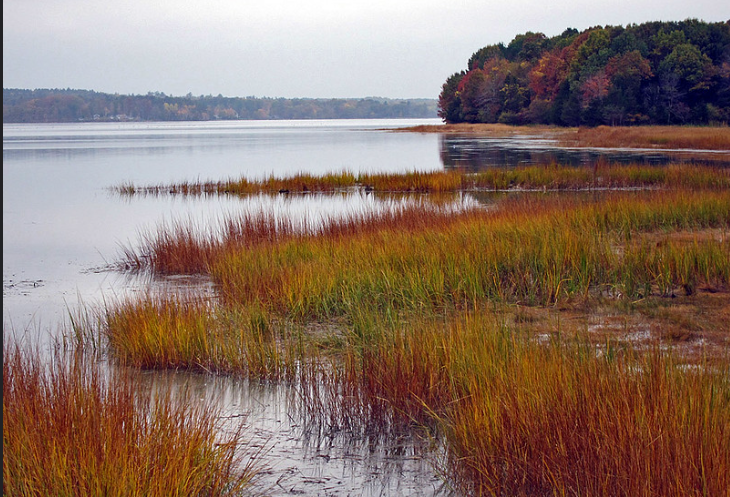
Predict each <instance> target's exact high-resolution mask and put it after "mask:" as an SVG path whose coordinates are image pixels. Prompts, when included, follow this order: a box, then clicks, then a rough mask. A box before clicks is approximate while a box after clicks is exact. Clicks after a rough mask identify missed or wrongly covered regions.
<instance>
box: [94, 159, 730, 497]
mask: <svg viewBox="0 0 730 497" xmlns="http://www.w3.org/2000/svg"><path fill="white" fill-rule="evenodd" d="M498 169H499V168H498ZM584 169H585V170H587V171H592V168H584ZM596 170H597V171H598V174H600V175H602V176H603V175H605V176H606V177H610V176H611V175H612V174H615V175H616V178H619V179H618V180H617V183H616V184H617V185H620V186H618V187H616V188H608V189H606V190H603V191H601V192H599V193H598V194H595V192H591V191H590V187H591V185H593V184H595V183H594V182H595V177H594V176H593V174H592V173H589V174H588V175H586V176H584V177H583V179H582V180H580V181H577V182H576V183H569V185H570V186H568V187H567V188H562V187H561V188H555V191H554V192H552V193H550V192H546V191H544V189H543V186H544V185H546V184H549V185H560V184H562V182H563V181H564V180H562V179H561V178H564V177H566V176H568V177H569V176H571V175H577V174H578V169H577V168H573V167H568V166H560V165H552V166H549V167H541V168H531V167H526V168H517V169H516V170H514V169H510V170H507V169H506V168H505V169H499V171H498V172H496V173H495V174H501V175H511V174H514V175H516V176H515V178H521V179H517V180H515V184H520V185H521V186H522V187H526V186H528V185H529V186H530V187H536V186H537V187H538V189H537V191H519V192H515V191H511V193H510V191H509V188H510V186H509V183H506V188H507V189H508V190H507V191H503V192H501V194H500V195H499V196H497V197H496V198H495V200H494V201H493V202H492V203H490V204H489V206H488V208H484V207H481V206H475V205H471V204H470V205H466V206H463V207H461V208H454V204H453V203H449V202H448V201H447V202H444V201H443V200H442V201H437V200H434V202H430V199H431V198H432V195H434V194H433V193H430V194H429V195H420V194H422V193H424V192H441V193H443V192H449V191H460V189H461V188H462V187H463V182H464V178H465V176H460V175H459V173H456V172H447V173H440V172H439V173H423V175H419V174H417V173H413V174H415V176H414V175H412V174H402V175H397V174H396V175H382V176H378V181H376V180H375V179H374V177H373V176H369V177H368V182H367V185H369V186H371V187H372V190H369V192H368V193H372V194H379V195H384V198H387V197H388V195H389V194H388V193H384V192H393V191H406V192H411V193H413V192H416V193H419V197H418V198H419V199H420V201H419V202H415V203H412V204H406V205H401V207H399V208H395V209H393V210H386V211H384V212H380V213H375V214H365V215H363V214H360V215H357V214H353V215H349V216H348V215H345V216H343V217H342V218H333V219H328V220H324V221H323V225H322V226H316V227H315V226H309V227H308V226H304V227H302V226H297V225H295V224H294V223H287V222H286V221H285V220H284V221H282V220H281V219H276V218H275V217H273V216H269V215H267V214H266V213H261V214H260V215H251V216H250V217H246V218H236V219H229V220H226V221H225V222H224V223H223V227H222V228H221V229H220V230H218V231H216V229H214V228H213V227H211V226H208V227H206V228H205V229H203V230H202V231H200V230H199V229H197V228H196V227H195V226H192V225H186V224H185V223H183V222H181V223H179V224H177V225H174V226H167V227H160V228H159V230H158V231H157V232H152V233H148V234H147V235H146V236H144V237H143V238H142V239H141V240H140V243H139V245H138V248H136V249H133V248H128V249H126V251H125V254H124V256H123V257H122V265H124V266H125V267H127V268H134V269H135V270H136V271H150V272H151V273H152V274H156V275H157V277H164V276H165V275H177V274H198V275H204V276H205V277H207V278H210V280H211V281H212V283H213V286H214V288H216V295H215V297H214V298H213V299H210V298H208V297H201V298H189V297H187V298H185V299H180V298H177V297H175V296H170V295H161V296H160V295H148V296H144V297H139V298H137V299H133V300H131V301H126V302H119V303H118V305H113V306H110V307H109V308H107V309H106V310H105V311H104V312H103V313H102V315H101V316H100V322H101V324H100V326H99V327H98V328H96V329H89V330H85V331H84V332H83V333H82V335H83V336H85V337H86V338H84V339H83V340H82V341H83V342H84V343H94V344H106V346H108V347H109V350H110V351H111V353H112V354H113V356H114V357H115V358H116V360H118V361H120V362H121V363H122V364H127V365H131V366H135V367H141V368H152V369H156V368H160V369H166V368H182V369H193V370H200V371H206V372H215V373H218V374H232V375H242V376H245V377H252V378H265V379H267V380H269V381H286V382H288V383H290V384H293V385H297V388H298V389H299V392H300V399H301V403H302V410H303V411H305V412H307V413H309V415H310V416H311V417H312V418H313V419H315V420H317V422H319V423H323V424H324V425H326V426H337V427H339V428H345V429H349V430H353V431H354V432H356V433H360V432H362V433H367V432H368V431H369V430H376V432H377V433H379V434H380V435H383V434H388V433H392V434H393V436H396V435H397V433H399V430H424V431H425V433H426V434H427V436H430V437H434V438H435V439H437V440H439V441H440V443H442V444H443V447H444V454H442V455H441V456H440V459H439V460H440V461H441V462H440V464H442V465H443V468H441V470H442V472H443V473H444V474H445V475H447V477H448V479H449V482H450V484H451V485H453V486H454V487H455V488H456V489H458V491H460V492H463V493H464V494H467V495H504V494H509V495H524V494H552V493H559V494H563V493H565V494H569V493H574V492H579V491H585V489H590V491H589V493H590V494H591V495H606V496H607V495H617V494H619V495H637V494H645V493H648V492H651V493H656V494H659V495H679V494H701V493H707V494H709V495H713V494H716V493H722V492H724V491H725V489H727V488H728V484H730V471H728V470H730V448H729V447H728V446H727V444H726V443H725V441H726V440H727V439H728V436H729V435H730V383H729V382H730V378H729V377H728V375H727V372H728V370H730V369H729V368H730V353H728V351H729V350H730V334H729V333H728V331H727V326H726V324H727V320H728V319H729V318H730V315H728V309H730V243H729V242H730V238H729V237H728V235H729V234H730V187H729V185H728V182H727V181H728V170H727V169H718V168H713V167H701V166H694V165H690V164H676V165H671V166H668V167H652V166H642V165H632V166H609V165H600V166H597V168H596ZM538 172H540V173H541V175H544V176H541V175H538ZM442 174H445V175H446V177H448V178H452V176H451V175H452V174H453V175H455V176H454V177H455V178H457V179H458V181H456V180H455V181H451V182H447V181H446V180H445V179H444V178H445V177H444V176H442ZM416 177H417V178H418V182H414V178H416ZM452 179H453V178H452ZM317 180H318V181H320V182H321V183H322V184H323V185H325V186H321V187H316V186H315V185H316V181H317ZM358 180H360V181H361V187H362V184H364V183H362V177H359V179H358V178H357V177H355V176H354V175H352V174H348V173H342V174H340V175H330V176H328V175H325V176H322V177H305V176H298V177H296V178H270V179H268V180H263V181H261V182H260V183H256V182H253V183H245V185H246V187H245V188H242V189H241V192H242V193H244V194H250V193H254V192H257V193H258V192H261V191H265V192H270V193H273V194H279V193H278V192H279V190H280V189H281V188H283V187H285V186H286V188H287V190H289V192H290V193H291V192H293V191H295V190H296V188H295V187H294V186H293V185H297V184H302V185H306V186H307V188H306V190H305V189H304V188H301V189H299V190H298V191H307V192H310V193H311V192H313V191H317V190H319V191H323V192H326V191H338V189H340V188H343V187H344V188H351V184H353V183H355V184H356V183H358ZM379 181H381V182H382V184H383V185H385V186H383V187H382V188H380V187H377V186H376V185H378V184H380V183H379ZM500 181H501V182H504V179H501V180H500ZM581 181H582V183H581ZM222 184H226V185H227V186H226V187H225V188H219V187H220V185H222ZM416 184H419V185H421V186H420V187H415V186H414V185H416ZM494 184H496V182H495V183H493V184H490V186H489V188H492V187H493V186H494ZM211 185H213V186H211V187H210V188H209V189H206V188H207V187H205V185H203V184H197V185H195V184H191V185H187V186H186V187H185V188H180V187H173V186H171V185H167V186H160V187H151V188H139V189H138V188H131V187H125V188H122V190H126V192H127V193H134V192H137V191H141V192H145V191H146V192H156V193H155V194H185V193H187V194H200V193H201V192H204V191H206V192H207V194H214V195H215V194H226V195H227V194H231V192H232V191H233V189H232V188H231V184H230V183H221V184H220V185H219V184H211ZM393 185H406V186H405V187H399V186H393ZM444 185H449V186H444ZM647 185H653V187H652V188H647ZM513 186H514V185H513ZM632 186H633V187H638V188H634V189H630V190H629V191H627V190H626V189H627V188H630V187H632ZM575 189H585V190H584V191H578V192H576V191H575ZM526 448H529V450H526ZM434 458H436V456H434Z"/></svg>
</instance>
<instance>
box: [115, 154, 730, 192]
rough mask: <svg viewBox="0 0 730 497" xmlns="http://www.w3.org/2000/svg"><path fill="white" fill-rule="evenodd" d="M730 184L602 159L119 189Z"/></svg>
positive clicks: (699, 173) (721, 177)
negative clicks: (591, 163) (470, 169)
mask: <svg viewBox="0 0 730 497" xmlns="http://www.w3.org/2000/svg"><path fill="white" fill-rule="evenodd" d="M650 187H651V188H676V187H694V188H730V170H728V169H727V168H724V169H723V168H718V167H710V166H697V165H692V164H684V163H677V164H671V165H668V166H647V165H639V164H629V165H618V164H610V163H605V162H604V163H598V164H597V165H596V166H595V167H582V166H565V165H558V164H551V165H547V166H543V165H533V166H522V167H516V168H491V169H488V170H485V171H481V172H478V173H470V172H466V171H461V170H449V171H411V172H408V173H405V174H394V173H378V174H368V173H363V174H360V175H354V174H353V173H351V172H347V171H343V172H341V173H331V174H328V175H325V176H321V177H318V176H309V175H303V174H300V175H295V176H291V177H284V178H276V177H270V178H267V179H265V180H258V181H257V180H248V179H245V178H241V179H239V180H228V181H225V182H218V183H215V182H207V183H184V184H174V185H159V186H140V187H136V186H134V185H133V184H130V183H126V184H123V185H120V186H118V187H116V188H115V189H114V190H115V191H116V192H117V193H118V194H120V195H126V196H129V195H135V194H153V195H162V194H173V195H204V194H236V195H251V194H256V193H267V194H275V193H280V194H281V193H286V194H289V193H292V194H296V193H299V194H301V193H334V192H342V191H353V190H360V191H365V192H367V193H370V192H380V193H403V192H407V193H445V192H469V191H479V190H511V189H550V190H581V189H597V188H600V189H609V188H650Z"/></svg>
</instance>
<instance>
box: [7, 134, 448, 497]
mask: <svg viewBox="0 0 730 497" xmlns="http://www.w3.org/2000/svg"><path fill="white" fill-rule="evenodd" d="M434 122H435V121H433V120H409V121H398V120H388V121H273V122H225V123H123V124H112V123H104V124H101V123H95V124H44V125H35V124H32V125H7V124H4V125H3V339H4V340H7V339H10V338H14V339H24V340H30V341H32V342H34V343H39V342H45V343H47V344H49V345H50V344H51V342H52V339H53V338H54V337H57V336H59V334H60V332H61V331H62V330H63V329H64V326H66V325H67V323H68V321H69V319H70V318H69V316H70V315H72V314H73V313H74V312H75V311H76V310H78V309H80V308H83V307H93V306H99V305H104V302H108V301H110V300H111V301H113V300H114V299H116V298H118V297H122V296H123V295H125V294H126V293H128V292H134V291H137V290H140V289H141V288H143V287H144V286H145V285H146V283H147V282H141V281H135V280H130V279H129V278H128V277H126V276H124V275H122V274H119V273H117V272H115V271H112V270H110V265H111V264H112V263H113V262H114V261H115V260H117V259H118V257H119V255H120V251H121V248H122V247H123V246H127V247H134V246H136V244H137V243H138V241H139V237H140V235H141V234H142V233H144V232H146V231H151V230H153V229H154V228H155V227H156V226H159V225H160V224H163V223H169V222H174V221H175V220H185V219H193V220H195V221H196V222H197V223H199V224H200V225H201V226H208V225H209V224H211V223H215V222H216V220H219V219H221V218H222V217H224V216H226V215H231V214H232V213H236V212H240V211H246V210H248V211H254V212H255V211H258V210H261V209H264V210H273V211H275V212H277V213H279V214H280V215H283V216H291V217H294V216H300V217H301V216H314V217H318V216H320V215H323V214H325V215H326V214H330V213H331V214H336V213H338V212H342V211H343V210H360V211H364V210H370V209H377V208H381V206H380V205H379V203H380V202H381V201H379V200H377V199H376V198H375V197H373V196H364V195H357V194H350V195H336V196H322V195H320V196H316V195H310V196H306V197H301V196H300V197H296V196H292V197H285V196H274V197H270V196H264V195H257V196H252V197H248V198H243V199H239V198H229V197H206V198H173V197H164V196H136V197H133V198H131V199H129V198H124V197H120V196H119V195H116V194H114V193H113V192H112V191H111V190H110V188H111V187H114V186H119V185H121V184H125V183H134V184H136V185H155V184H166V183H177V182H185V181H198V180H215V181H218V180H223V179H227V178H239V177H242V176H244V177H247V178H250V179H256V178H262V177H267V176H270V175H276V176H284V175H290V174H294V173H298V172H310V173H315V174H317V173H327V172H339V171H342V170H348V171H353V172H356V173H357V172H400V171H407V170H433V169H439V168H441V167H442V165H441V162H440V159H439V154H438V139H437V137H436V135H417V134H403V133H389V132H385V131H380V129H381V128H393V127H398V126H405V125H413V124H420V123H434ZM168 284H170V285H173V284H177V285H182V286H184V285H185V284H186V279H184V278H182V279H180V278H177V279H173V280H171V281H168ZM145 377H146V378H147V381H149V382H158V383H164V382H167V381H168V380H169V378H170V377H172V378H174V381H175V382H176V384H178V385H181V386H182V385H185V386H186V387H187V388H193V389H195V391H197V392H199V393H200V398H201V401H205V402H210V401H211V398H212V397H213V396H215V398H216V399H217V400H216V401H217V402H220V403H221V405H222V406H223V408H224V413H225V414H226V415H227V416H232V418H231V419H233V420H245V422H246V424H247V426H248V428H247V430H246V437H248V438H250V439H251V443H254V444H258V445H260V446H265V447H266V448H267V450H268V453H267V456H266V458H265V461H263V462H264V463H265V465H266V467H265V471H264V472H263V473H262V478H261V481H260V482H259V487H260V489H261V490H262V491H265V492H266V494H267V495H291V494H300V495H308V496H315V495H316V496H320V495H322V496H324V495H327V496H345V495H373V496H374V495H383V496H388V495H394V496H395V495H414V496H415V495H446V493H445V492H444V491H443V490H441V485H442V484H441V481H440V479H439V478H437V476H436V475H435V473H434V470H433V468H432V466H431V465H430V464H429V461H426V460H424V459H423V458H422V457H421V456H419V455H418V453H420V452H421V451H420V450H417V447H418V446H419V445H420V444H421V443H422V442H420V441H419V440H417V439H416V438H410V439H409V438H408V437H406V438H405V439H401V440H397V441H392V442H389V443H386V444H381V445H377V446H373V445H372V444H370V443H367V441H363V440H358V439H356V438H354V437H352V436H348V434H347V433H336V434H326V433H325V434H321V433H313V432H312V431H311V427H307V426H306V424H305V423H303V422H302V420H301V419H298V418H297V416H296V415H295V413H294V411H293V410H292V406H291V405H290V404H289V395H290V393H289V391H288V389H287V388H286V387H281V386H280V387H277V386H275V385H258V384H250V383H249V382H245V381H241V380H237V379H234V378H217V377H207V376H204V375H195V374H187V373H145Z"/></svg>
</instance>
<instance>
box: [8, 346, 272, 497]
mask: <svg viewBox="0 0 730 497" xmlns="http://www.w3.org/2000/svg"><path fill="white" fill-rule="evenodd" d="M217 416H218V413H217V411H216V410H215V409H213V408H211V407H210V406H207V405H198V404H195V403H192V402H191V399H189V398H181V397H173V396H172V395H171V393H170V391H167V392H158V394H157V395H154V396H153V395H151V393H150V392H147V391H141V390H140V388H139V385H137V384H135V382H133V381H132V379H131V378H130V376H129V375H128V374H126V373H124V372H123V371H121V370H118V369H113V370H105V369H103V366H102V365H101V364H100V363H98V362H96V361H95V360H92V359H90V358H88V357H84V356H83V355H81V354H73V353H70V354H69V355H68V356H60V355H57V356H55V357H54V360H53V361H51V363H50V364H49V363H48V362H47V361H46V360H45V359H41V357H40V355H39V354H37V353H29V352H27V351H23V350H21V349H20V348H19V347H17V346H13V345H8V344H3V494H4V495H17V496H26V495H99V496H101V495H104V496H117V495H118V496H127V495H149V496H163V495H164V496H167V495H210V496H222V495H240V494H241V492H245V491H246V489H248V488H250V485H251V483H252V481H253V479H254V478H255V476H256V473H257V471H258V470H257V469H256V467H254V466H253V465H252V464H251V462H250V461H251V460H252V459H250V460H249V461H248V462H247V461H245V460H244V459H243V457H242V452H241V450H242V436H243V432H242V431H241V427H239V428H238V429H237V430H235V431H233V432H228V433H227V434H225V435H223V433H222V432H220V431H219V428H220V426H219V420H218V417H217ZM249 452H251V451H249ZM251 455H253V454H251Z"/></svg>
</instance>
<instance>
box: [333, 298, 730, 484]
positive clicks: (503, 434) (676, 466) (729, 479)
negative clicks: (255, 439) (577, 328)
mask: <svg viewBox="0 0 730 497" xmlns="http://www.w3.org/2000/svg"><path fill="white" fill-rule="evenodd" d="M372 324H373V325H374V326H375V328H377V331H375V330H373V333H370V334H369V342H368V343H367V344H365V345H363V346H362V347H354V346H353V347H352V348H350V349H349V352H348V353H347V357H346V360H345V361H344V364H345V366H344V372H343V373H342V375H341V377H340V379H341V381H342V382H343V383H344V384H345V385H347V386H342V385H339V386H338V392H348V393H349V396H342V397H341V404H339V405H337V406H336V407H335V410H341V411H342V412H346V413H347V414H348V416H350V418H351V419H358V418H357V417H358V416H361V418H360V419H362V422H364V423H368V422H371V421H372V419H375V420H382V419H385V420H390V419H393V418H396V419H400V420H401V423H416V425H418V426H427V427H430V429H432V430H436V432H438V433H440V434H441V435H442V436H443V437H444V439H445V441H446V445H445V447H446V451H447V457H446V465H445V468H446V474H447V475H448V476H449V478H450V480H451V481H452V483H453V484H454V485H455V486H456V487H457V488H458V489H459V490H460V491H462V492H463V493H464V494H466V495H596V496H615V495H625V496H629V495H725V493H726V492H727V488H730V487H729V486H728V485H730V445H729V444H728V440H730V383H729V382H730V379H728V376H727V371H728V369H727V368H728V366H729V365H728V358H727V357H726V358H725V359H723V360H722V361H721V362H720V363H719V366H718V364H717V363H715V364H714V366H713V365H709V364H707V365H699V366H696V367H695V368H693V369H688V368H684V367H682V365H681V364H678V363H675V362H674V360H673V358H672V355H671V353H667V352H663V351H660V350H659V349H658V348H656V349H652V350H649V351H645V352H640V351H638V350H632V349H631V348H627V347H623V348H619V347H616V346H615V345H613V344H611V343H608V344H607V345H608V347H606V348H604V349H602V351H603V353H600V352H601V350H600V349H599V351H598V352H599V353H597V350H596V349H595V347H594V346H593V345H588V344H587V343H585V344H584V343H583V342H582V341H580V340H578V341H576V342H568V341H565V340H562V339H560V338H555V339H552V340H550V341H548V342H544V341H538V340H533V339H530V338H531V337H530V336H528V335H523V334H521V333H520V332H519V330H517V329H515V328H512V327H510V326H506V325H505V324H504V323H503V322H501V321H500V319H499V318H498V316H497V315H495V314H491V313H490V312H488V311H484V310H483V309H480V310H476V311H474V312H466V313H462V314H460V315H452V316H451V317H450V318H448V319H441V318H418V317H415V318H411V319H410V320H404V321H401V322H400V323H394V322H389V320H388V319H387V318H384V317H381V318H376V319H375V321H373V322H372ZM558 331H559V330H558ZM353 397H354V398H356V399H357V401H358V402H356V403H355V404H358V403H359V404H360V405H361V406H364V407H362V408H360V409H359V410H358V409H353V408H352V401H351V399H352V398H353ZM327 415H329V414H327ZM381 422H382V421H381ZM391 422H392V421H391Z"/></svg>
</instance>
